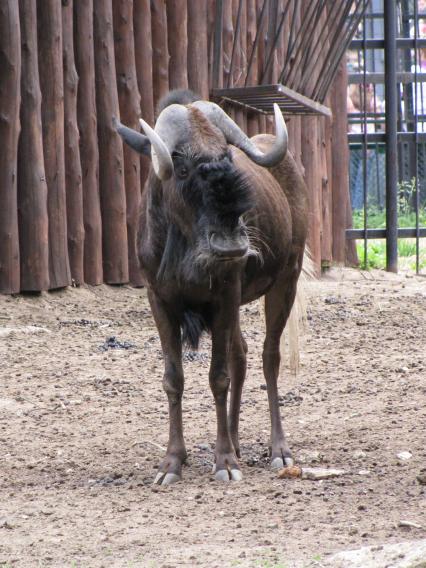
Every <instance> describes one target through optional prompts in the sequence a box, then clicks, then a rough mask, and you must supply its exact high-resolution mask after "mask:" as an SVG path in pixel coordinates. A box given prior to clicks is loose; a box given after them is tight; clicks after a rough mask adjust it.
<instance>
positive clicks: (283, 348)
mask: <svg viewBox="0 0 426 568" xmlns="http://www.w3.org/2000/svg"><path fill="white" fill-rule="evenodd" d="M315 279H316V268H315V264H314V262H313V260H312V257H311V254H310V252H309V249H308V248H305V253H304V255H303V266H302V272H301V273H300V276H299V280H298V283H297V293H296V299H295V301H294V304H293V307H292V309H291V312H290V316H289V318H288V320H287V324H286V327H285V330H284V333H283V334H282V336H281V342H280V352H281V360H282V361H284V360H288V366H289V368H290V372H291V373H292V374H293V375H297V374H298V372H299V367H300V344H299V338H300V333H301V331H303V330H304V329H306V322H307V313H306V306H307V300H306V283H307V282H309V281H312V280H315Z"/></svg>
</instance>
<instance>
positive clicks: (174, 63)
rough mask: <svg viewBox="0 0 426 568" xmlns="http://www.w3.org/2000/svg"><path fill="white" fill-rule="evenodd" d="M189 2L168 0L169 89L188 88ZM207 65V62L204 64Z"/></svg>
mask: <svg viewBox="0 0 426 568" xmlns="http://www.w3.org/2000/svg"><path fill="white" fill-rule="evenodd" d="M186 1H187V0H167V30H170V33H168V34H167V37H168V49H169V53H170V60H169V88H170V89H187V88H188V72H187V69H188V65H187V54H188V29H187V21H188V15H187V3H186ZM204 65H205V62H204Z"/></svg>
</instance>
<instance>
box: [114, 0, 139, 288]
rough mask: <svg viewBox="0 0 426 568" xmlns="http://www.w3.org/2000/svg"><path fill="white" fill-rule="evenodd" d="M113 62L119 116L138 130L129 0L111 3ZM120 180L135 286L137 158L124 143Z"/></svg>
mask: <svg viewBox="0 0 426 568" xmlns="http://www.w3.org/2000/svg"><path fill="white" fill-rule="evenodd" d="M113 10H114V12H113V15H114V40H115V66H116V71H117V88H118V101H119V104H120V114H121V120H122V122H123V123H124V124H126V126H128V127H130V128H133V129H134V130H139V120H138V119H139V116H140V96H139V91H138V85H137V79H136V63H135V44H134V39H133V35H134V34H133V1H132V0H115V1H114V3H113ZM123 155H124V181H125V186H126V219H127V243H128V256H129V278H130V282H131V283H132V284H134V285H135V286H141V285H142V274H141V271H140V267H139V261H138V255H137V251H136V240H137V239H136V238H137V231H138V223H139V209H140V203H141V186H140V182H141V180H140V159H139V156H138V155H137V154H136V152H135V151H134V150H132V149H131V148H129V147H128V146H127V145H126V144H124V148H123Z"/></svg>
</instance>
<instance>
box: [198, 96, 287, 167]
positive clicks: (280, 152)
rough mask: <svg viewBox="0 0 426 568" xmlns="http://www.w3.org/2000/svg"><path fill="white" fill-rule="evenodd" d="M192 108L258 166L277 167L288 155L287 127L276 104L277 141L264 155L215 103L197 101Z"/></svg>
mask: <svg viewBox="0 0 426 568" xmlns="http://www.w3.org/2000/svg"><path fill="white" fill-rule="evenodd" d="M191 106H194V107H196V108H198V109H199V110H200V111H201V112H202V113H203V114H205V115H206V117H207V118H208V119H209V120H210V122H212V123H213V124H214V125H215V126H217V127H218V128H219V129H220V130H221V131H222V132H223V134H224V136H225V138H226V140H227V141H228V142H229V143H230V144H233V145H234V146H237V147H238V148H240V150H242V151H243V152H244V153H245V154H247V156H248V157H249V158H250V159H251V160H252V161H253V162H255V163H256V164H259V165H260V166H265V167H268V168H270V167H272V166H275V165H277V164H278V163H279V162H280V161H281V160H282V159H283V158H284V156H285V155H286V153H287V144H288V134H287V127H286V125H285V122H284V117H283V115H282V113H281V110H280V107H279V106H278V105H277V104H276V103H274V114H275V141H274V143H273V145H272V147H271V149H270V150H269V152H268V153H266V154H264V153H263V152H261V151H260V150H259V148H257V146H256V145H255V144H254V143H253V142H252V141H251V140H250V138H248V136H246V134H244V132H243V131H242V130H241V129H240V127H239V126H237V125H236V124H235V122H234V121H233V120H232V119H231V118H230V117H229V116H228V115H227V114H226V113H225V112H224V111H223V110H222V109H221V108H220V106H218V105H217V104H215V103H211V102H208V101H197V102H195V103H192V105H191Z"/></svg>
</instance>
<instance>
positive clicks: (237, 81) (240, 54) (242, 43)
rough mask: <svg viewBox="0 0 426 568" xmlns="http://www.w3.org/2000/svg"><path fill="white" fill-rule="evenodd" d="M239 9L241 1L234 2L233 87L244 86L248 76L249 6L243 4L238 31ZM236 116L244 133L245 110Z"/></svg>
mask: <svg viewBox="0 0 426 568" xmlns="http://www.w3.org/2000/svg"><path fill="white" fill-rule="evenodd" d="M239 8H240V0H233V2H232V19H233V27H234V37H233V41H234V42H235V49H234V62H233V70H232V77H231V84H232V86H233V87H238V86H242V85H244V79H245V75H246V73H245V69H246V66H245V61H244V52H245V48H246V41H247V39H246V29H247V6H246V1H245V0H243V1H242V4H241V13H240V23H239V29H237V18H238V10H239ZM234 116H235V122H236V123H237V124H238V126H239V127H240V128H242V129H243V130H244V131H246V129H247V120H246V117H245V113H244V110H243V109H242V108H240V107H236V108H235V110H234Z"/></svg>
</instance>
